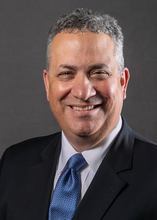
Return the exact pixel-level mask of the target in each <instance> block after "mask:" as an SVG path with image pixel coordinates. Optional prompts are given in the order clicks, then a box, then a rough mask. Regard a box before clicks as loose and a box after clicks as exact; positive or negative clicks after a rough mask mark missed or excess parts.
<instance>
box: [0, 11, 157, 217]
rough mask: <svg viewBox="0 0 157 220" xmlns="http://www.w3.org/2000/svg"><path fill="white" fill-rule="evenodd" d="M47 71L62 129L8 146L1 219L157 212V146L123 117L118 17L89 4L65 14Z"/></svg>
mask: <svg viewBox="0 0 157 220" xmlns="http://www.w3.org/2000/svg"><path fill="white" fill-rule="evenodd" d="M43 77H44V83H45V88H46V94H47V100H48V101H49V103H50V107H51V110H52V112H53V114H54V116H55V117H56V119H57V121H58V123H59V125H60V127H61V129H62V132H61V133H60V132H59V133H57V134H53V135H50V136H47V137H39V138H34V139H31V140H27V141H25V142H22V143H19V144H17V145H14V146H12V147H10V148H9V149H8V150H6V152H5V153H4V155H3V157H2V159H1V176H0V219H1V220H4V219H5V220H9V219H11V220H23V219H27V220H36V219H38V220H47V219H50V220H51V219H73V220H87V219H90V220H99V219H103V220H117V219H118V220H140V219H141V220H145V219H147V220H148V219H149V220H150V219H154V220H155V219H157V211H156V204H157V146H156V145H155V144H153V143H151V142H150V141H148V140H146V139H144V138H142V137H141V136H139V135H138V134H136V133H135V132H133V131H132V130H131V129H130V128H129V127H128V125H127V124H126V122H125V120H124V119H123V118H122V117H121V110H122V105H123V100H124V99H125V98H126V89H127V85H128V80H129V71H128V69H127V68H125V67H124V58H123V35H122V32H121V28H120V27H119V25H118V24H117V22H116V20H115V19H114V18H112V17H110V16H108V15H99V14H92V13H91V11H88V10H84V9H77V10H76V11H74V12H73V13H71V14H69V15H66V16H63V17H62V18H60V19H59V20H58V21H57V23H56V24H55V25H54V26H53V27H52V28H51V30H50V32H49V38H48V45H47V69H46V70H44V74H43ZM76 155H77V156H78V155H79V159H78V158H77V159H76V160H75V159H73V158H74V157H75V156H76ZM77 156H76V157H77ZM69 158H70V159H69ZM71 158H72V159H71ZM80 158H81V159H80ZM74 160H75V161H74ZM69 161H70V162H69ZM78 161H81V163H82V164H81V165H80V163H79V165H78ZM73 163H74V164H76V163H77V169H75V168H73V167H72V164H73ZM78 167H79V168H78ZM65 179H66V180H65ZM69 181H71V182H70V184H69ZM67 184H69V185H68V186H67ZM76 190H77V193H76ZM76 197H77V199H76ZM73 204H74V205H73Z"/></svg>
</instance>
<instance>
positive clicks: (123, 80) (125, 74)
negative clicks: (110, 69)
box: [120, 67, 130, 100]
mask: <svg viewBox="0 0 157 220" xmlns="http://www.w3.org/2000/svg"><path fill="white" fill-rule="evenodd" d="M129 78H130V74H129V70H128V68H126V67H125V68H124V69H123V70H122V72H121V79H120V82H121V86H122V91H123V100H124V99H126V90H127V86H128V82H129Z"/></svg>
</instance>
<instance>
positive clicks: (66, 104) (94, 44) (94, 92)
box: [44, 31, 129, 140]
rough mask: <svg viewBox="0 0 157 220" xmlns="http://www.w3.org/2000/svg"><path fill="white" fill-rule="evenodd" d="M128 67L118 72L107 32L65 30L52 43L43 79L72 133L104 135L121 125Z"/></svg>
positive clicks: (66, 128)
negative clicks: (120, 119) (68, 31)
mask: <svg viewBox="0 0 157 220" xmlns="http://www.w3.org/2000/svg"><path fill="white" fill-rule="evenodd" d="M128 79H129V72H128V70H127V68H124V70H123V71H122V73H121V75H120V73H119V72H118V62H117V60H116V58H115V48H114V43H113V41H112V39H111V38H110V37H109V36H108V35H106V34H96V33H92V32H89V31H86V32H75V33H60V34H58V35H56V36H55V38H54V40H53V42H52V46H51V59H50V64H49V75H48V74H47V71H46V70H44V82H45V86H46V91H47V99H48V101H49V103H50V107H51V110H52V112H53V114H54V116H55V117H56V119H57V121H58V123H59V125H60V127H61V129H62V130H63V131H64V133H65V135H66V136H67V138H69V139H70V138H73V139H74V138H75V137H76V138H78V137H80V138H82V137H84V138H86V137H94V138H96V139H100V140H101V139H102V138H104V137H105V136H106V135H107V134H108V133H109V132H111V130H112V129H113V128H114V127H115V126H116V124H117V123H118V120H119V116H120V113H121V109H122V104H123V99H125V98H126V87H127V83H128Z"/></svg>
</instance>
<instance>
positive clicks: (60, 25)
mask: <svg viewBox="0 0 157 220" xmlns="http://www.w3.org/2000/svg"><path fill="white" fill-rule="evenodd" d="M74 30H78V31H85V30H88V31H91V32H93V33H98V34H99V33H104V34H107V35H108V36H110V37H111V39H112V40H113V42H114V44H115V56H116V59H117V61H118V68H119V72H120V73H121V72H122V69H123V68H124V56H123V41H124V37H123V33H122V30H121V27H120V26H119V25H118V23H117V20H116V19H115V18H113V17H111V16H110V15H106V14H103V15H101V14H100V13H97V12H96V13H94V14H93V13H92V11H91V10H87V9H83V8H78V9H76V10H75V11H73V12H72V13H70V14H67V15H63V16H62V17H61V18H59V19H58V21H57V22H56V23H55V24H54V25H53V26H52V27H51V29H50V31H49V34H48V40H47V54H46V68H47V71H48V70H49V62H50V51H51V44H52V41H53V39H54V37H55V36H56V35H57V34H59V33H61V32H62V31H66V32H67V33H71V32H73V31H74Z"/></svg>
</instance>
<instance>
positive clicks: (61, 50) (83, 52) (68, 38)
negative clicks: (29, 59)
mask: <svg viewBox="0 0 157 220" xmlns="http://www.w3.org/2000/svg"><path fill="white" fill-rule="evenodd" d="M114 54H115V53H114V43H113V40H112V39H111V37H109V36H108V35H107V34H103V33H100V34H97V33H92V32H90V31H84V32H80V31H77V32H72V33H65V32H61V33H59V34H57V35H56V36H55V37H54V39H53V41H52V45H51V52H50V66H51V64H52V63H53V66H54V65H57V64H58V65H59V62H63V63H64V62H65V63H67V62H69V63H73V62H76V61H77V62H78V63H80V64H85V62H86V64H87V62H88V63H90V62H100V61H101V60H102V61H103V60H105V62H108V63H109V62H111V60H112V59H113V58H114Z"/></svg>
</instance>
